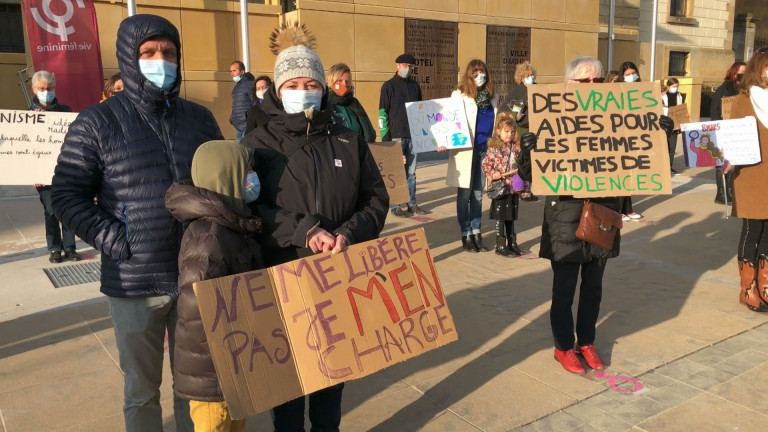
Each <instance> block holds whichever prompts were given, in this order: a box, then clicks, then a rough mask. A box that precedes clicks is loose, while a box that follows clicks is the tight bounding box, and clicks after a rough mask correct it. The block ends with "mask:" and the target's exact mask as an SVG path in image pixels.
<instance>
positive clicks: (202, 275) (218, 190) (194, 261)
mask: <svg viewBox="0 0 768 432" xmlns="http://www.w3.org/2000/svg"><path fill="white" fill-rule="evenodd" d="M249 161H250V152H249V150H248V149H247V148H245V147H244V146H242V145H240V144H238V143H237V142H235V141H209V142H207V143H205V144H203V145H202V146H200V148H199V149H198V150H197V152H195V156H194V158H193V159H192V182H191V183H190V182H183V183H175V184H173V185H172V186H171V187H170V188H169V189H168V193H167V194H166V196H165V204H166V207H168V210H170V211H171V214H173V216H174V217H175V218H176V219H178V220H179V221H181V222H183V223H185V224H189V226H188V227H187V230H186V231H185V232H184V237H183V239H182V242H181V251H180V253H179V299H178V305H177V311H178V315H179V316H178V320H177V321H176V347H175V349H174V356H175V358H174V364H173V379H174V380H173V382H174V392H175V393H176V396H178V397H181V398H184V399H189V400H190V401H191V402H190V414H191V416H192V421H193V422H194V423H195V430H205V431H208V430H216V431H230V432H241V431H242V432H245V420H232V418H231V417H230V416H229V410H228V406H227V404H226V402H225V401H224V395H223V393H222V392H221V387H220V386H219V379H218V377H217V376H216V369H214V366H213V360H212V358H211V353H210V351H209V350H208V343H207V341H206V338H205V332H204V330H203V321H202V318H201V317H200V311H199V309H198V305H197V297H196V296H195V292H194V291H193V290H192V284H193V283H195V282H199V281H203V280H208V279H214V278H218V277H223V276H229V275H232V274H237V273H243V272H247V271H251V270H256V269H259V268H264V264H263V260H262V255H261V247H260V246H259V244H258V243H257V242H256V239H255V237H256V235H257V234H258V233H260V232H261V219H260V218H259V217H256V216H253V215H251V214H250V211H249V210H248V208H247V207H246V202H250V201H255V196H253V195H254V192H255V191H254V186H253V185H252V184H258V183H257V182H256V180H255V178H254V177H253V173H248V169H247V167H248V164H249ZM255 195H258V193H257V192H256V193H255Z"/></svg>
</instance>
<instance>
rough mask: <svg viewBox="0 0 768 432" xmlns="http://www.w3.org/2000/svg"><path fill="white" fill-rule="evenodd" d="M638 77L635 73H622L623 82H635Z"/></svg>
mask: <svg viewBox="0 0 768 432" xmlns="http://www.w3.org/2000/svg"><path fill="white" fill-rule="evenodd" d="M638 78H640V77H639V76H637V74H632V75H624V82H635V81H637V80H638Z"/></svg>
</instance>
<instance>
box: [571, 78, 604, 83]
mask: <svg viewBox="0 0 768 432" xmlns="http://www.w3.org/2000/svg"><path fill="white" fill-rule="evenodd" d="M574 81H578V82H580V83H582V84H586V83H591V82H592V83H601V82H603V81H605V78H579V79H575V80H574Z"/></svg>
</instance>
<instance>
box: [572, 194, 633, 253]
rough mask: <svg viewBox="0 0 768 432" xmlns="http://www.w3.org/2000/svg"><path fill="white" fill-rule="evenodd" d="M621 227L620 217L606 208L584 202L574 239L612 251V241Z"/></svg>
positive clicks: (590, 202)
mask: <svg viewBox="0 0 768 432" xmlns="http://www.w3.org/2000/svg"><path fill="white" fill-rule="evenodd" d="M622 227H623V223H622V222H621V215H620V214H619V213H617V212H615V211H613V210H611V209H609V208H608V207H606V206H602V205H600V204H596V203H593V202H592V201H589V200H586V201H584V207H583V208H582V210H581V218H580V219H579V227H578V228H577V229H576V237H577V238H579V239H581V240H584V241H585V242H587V243H590V244H593V245H595V246H597V247H599V248H603V249H605V250H611V249H613V239H614V238H615V237H616V233H617V232H618V230H620V229H621V228H622Z"/></svg>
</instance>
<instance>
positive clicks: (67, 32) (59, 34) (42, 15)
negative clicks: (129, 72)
mask: <svg viewBox="0 0 768 432" xmlns="http://www.w3.org/2000/svg"><path fill="white" fill-rule="evenodd" d="M21 3H22V7H23V11H24V22H25V24H26V29H27V36H28V38H29V48H30V50H31V53H30V54H31V55H32V64H33V65H34V67H35V71H41V70H47V71H48V72H53V74H54V75H55V76H56V99H57V100H58V102H59V103H60V104H63V105H69V106H70V107H72V110H73V111H75V112H80V111H82V110H83V109H85V108H87V107H89V106H91V105H93V104H95V103H98V102H99V101H100V100H101V97H102V94H101V92H102V90H103V88H104V72H103V70H102V67H101V48H100V46H99V30H98V25H97V22H96V11H95V10H94V7H93V1H91V0H56V1H51V0H22V2H21Z"/></svg>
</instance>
